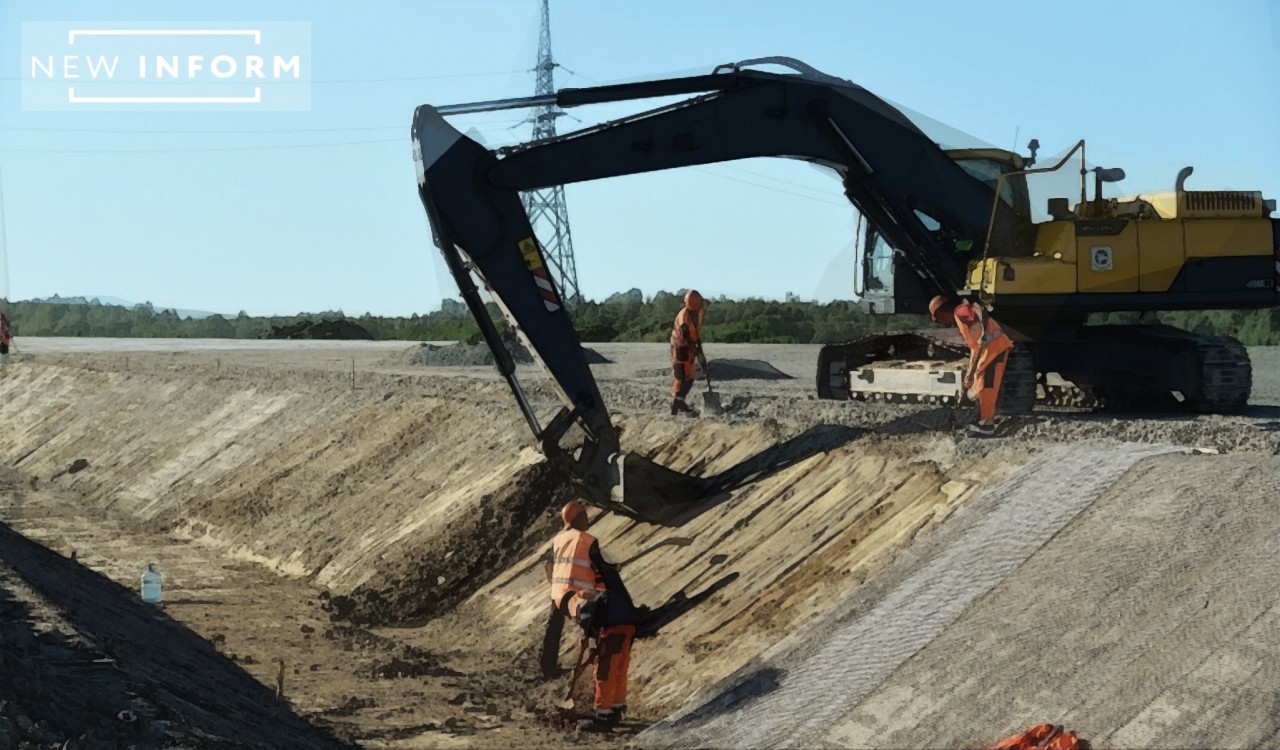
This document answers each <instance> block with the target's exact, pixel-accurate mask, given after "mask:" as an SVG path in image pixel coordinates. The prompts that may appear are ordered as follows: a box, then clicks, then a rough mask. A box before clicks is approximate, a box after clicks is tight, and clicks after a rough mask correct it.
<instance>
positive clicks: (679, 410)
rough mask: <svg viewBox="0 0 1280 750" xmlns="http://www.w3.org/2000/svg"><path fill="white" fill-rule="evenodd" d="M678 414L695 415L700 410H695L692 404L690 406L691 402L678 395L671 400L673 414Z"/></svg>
mask: <svg viewBox="0 0 1280 750" xmlns="http://www.w3.org/2000/svg"><path fill="white" fill-rule="evenodd" d="M677 414H688V415H690V416H693V417H696V416H698V412H696V411H694V410H693V407H692V406H689V402H687V401H685V400H684V399H682V398H680V397H679V396H676V397H675V398H674V399H672V400H671V416H673V417H674V416H675V415H677Z"/></svg>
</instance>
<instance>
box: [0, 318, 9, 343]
mask: <svg viewBox="0 0 1280 750" xmlns="http://www.w3.org/2000/svg"><path fill="white" fill-rule="evenodd" d="M0 344H4V345H5V346H8V345H9V319H8V318H7V317H5V315H4V313H0Z"/></svg>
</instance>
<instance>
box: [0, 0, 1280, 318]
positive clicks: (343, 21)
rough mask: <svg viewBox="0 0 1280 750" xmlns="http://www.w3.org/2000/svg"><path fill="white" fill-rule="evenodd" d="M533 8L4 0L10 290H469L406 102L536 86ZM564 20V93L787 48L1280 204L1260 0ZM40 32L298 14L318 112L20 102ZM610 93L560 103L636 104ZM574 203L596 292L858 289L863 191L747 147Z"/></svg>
mask: <svg viewBox="0 0 1280 750" xmlns="http://www.w3.org/2000/svg"><path fill="white" fill-rule="evenodd" d="M538 10H539V3H538V1H537V0H417V1H413V2H411V1H409V0H401V1H398V2H395V1H391V0H372V1H371V2H366V3H352V2H305V3H304V2H272V1H271V0H255V1H254V2H234V1H232V2H228V1H225V0H219V2H213V1H212V0H203V1H202V2H187V3H183V4H182V5H181V7H179V6H178V4H176V3H174V2H171V1H170V2H164V3H158V2H128V1H127V0H113V2H111V3H102V2H86V1H76V0H63V1H61V2H57V3H51V2H45V1H43V0H6V1H5V2H3V3H2V4H0V176H2V177H3V198H4V206H5V217H6V231H5V236H6V239H7V252H8V262H7V267H8V274H7V277H0V294H3V293H4V292H5V291H6V289H7V292H8V294H9V296H10V297H11V298H12V299H26V298H31V297H43V296H48V295H52V294H55V293H57V294H61V295H63V296H69V295H82V294H98V295H112V296H115V297H120V298H124V299H129V300H136V301H143V300H150V301H152V302H154V303H156V304H157V305H172V306H178V307H184V308H191V309H203V310H212V311H218V312H226V313H232V314H234V313H235V312H237V311H239V310H246V311H248V312H249V313H251V314H272V313H276V314H291V313H295V312H299V311H318V310H325V309H338V308H341V309H342V310H344V311H345V312H347V313H349V314H359V313H363V312H366V311H369V312H373V313H375V314H387V315H392V314H409V313H411V312H428V311H430V310H433V309H437V308H438V307H439V304H440V301H441V299H442V297H443V296H445V295H448V296H453V295H454V292H455V291H456V290H455V289H454V287H453V286H452V281H451V280H450V279H448V278H447V277H446V276H445V275H444V269H443V263H442V262H441V261H439V260H438V253H437V251H436V249H435V248H434V246H433V245H432V244H431V239H430V232H429V230H428V227H427V223H426V218H425V216H424V214H423V211H422V207H421V204H420V203H419V201H418V197H417V193H416V190H415V183H414V176H413V175H414V173H413V164H412V160H411V156H410V146H409V136H408V130H409V123H410V119H411V117H412V113H413V109H414V107H415V106H416V105H418V104H421V103H432V104H449V103H457V102H463V101H476V100H484V99H493V98H503V97H512V96H521V95H527V94H529V93H531V92H532V88H533V76H532V74H531V73H529V72H528V69H529V68H530V67H532V64H533V60H534V55H535V52H536V46H537V24H538ZM551 12H552V38H553V46H554V50H555V55H556V60H557V62H559V63H560V64H562V65H563V66H564V69H562V70H560V71H558V73H557V83H558V84H559V85H561V86H586V85H592V84H594V83H609V82H617V81H621V80H631V79H637V78H644V77H650V76H659V75H671V74H684V73H694V72H709V71H710V69H711V68H712V67H714V66H715V65H717V64H720V63H725V62H730V61H735V60H741V59H746V58H751V57H760V56H765V55H789V56H792V57H797V58H799V59H801V60H804V61H806V62H808V63H810V64H812V65H814V66H816V67H818V68H820V69H822V70H825V71H827V72H829V73H832V74H835V75H838V76H841V77H844V78H848V79H850V80H852V81H854V82H856V83H859V84H861V85H863V86H865V87H867V88H868V89H870V90H871V91H873V92H875V93H877V94H879V95H881V96H883V97H885V98H886V99H889V100H891V101H893V102H896V103H898V104H901V105H904V106H907V107H910V108H912V109H914V110H916V111H918V112H922V113H924V114H927V115H929V116H930V117H932V118H935V119H937V120H940V121H942V122H945V123H947V124H948V125H949V126H952V127H954V128H956V129H957V130H959V131H962V132H964V133H968V134H970V135H972V136H974V137H976V138H979V139H981V140H983V141H986V142H989V143H993V144H995V145H998V146H1001V147H1005V148H1009V147H1013V146H1014V145H1015V143H1016V145H1017V147H1018V149H1019V150H1022V148H1023V147H1024V146H1025V144H1026V142H1027V140H1028V139H1029V138H1031V137H1035V138H1038V139H1039V140H1040V142H1041V144H1042V146H1043V149H1042V158H1043V156H1044V155H1046V154H1050V153H1057V152H1060V151H1062V150H1064V149H1065V148H1067V147H1068V146H1070V144H1072V143H1074V142H1075V141H1076V140H1077V139H1079V138H1085V139H1086V140H1087V141H1088V149H1089V156H1090V161H1091V162H1093V163H1097V164H1103V165H1106V166H1120V167H1123V168H1124V169H1125V170H1126V171H1127V173H1128V175H1129V177H1128V179H1127V180H1125V181H1124V182H1123V183H1120V185H1119V186H1118V190H1119V191H1120V192H1139V191H1147V190H1155V189H1167V188H1170V187H1171V186H1172V183H1173V179H1174V175H1175V174H1176V173H1177V171H1178V169H1180V168H1181V167H1183V166H1185V165H1187V164H1192V165H1195V167H1196V172H1195V175H1194V177H1193V178H1192V179H1191V181H1190V182H1189V186H1191V187H1196V188H1234V189H1260V190H1262V191H1263V192H1264V194H1265V195H1266V197H1269V198H1275V197H1280V137H1277V135H1276V133H1277V132H1280V2H1278V1H1277V0H1222V2H1219V3H1208V2H1178V1H1172V0H1163V1H1161V2H1155V1H1151V0H1131V1H1130V2H1125V3H1115V2H1102V1H1096V2H1095V1H1094V0H1080V1H1079V2H1073V3H1052V4H1049V3H1025V2H1012V1H1010V2H996V1H993V2H981V3H979V2H970V3H957V2H954V1H944V0H927V1H925V2H892V3H890V2H883V0H879V1H877V2H858V1H855V0H833V1H830V2H828V1H826V0H792V2H752V1H751V0H737V1H735V2H729V1H727V0H723V1H722V0H697V1H696V2H689V1H688V0H645V2H632V3H619V2H604V1H603V0H552V11H551ZM36 21H80V22H123V23H143V22H183V21H191V22H195V21H224V22H255V21H256V22H265V21H295V22H308V23H310V24H311V39H310V53H309V57H310V60H309V63H310V76H311V79H312V86H311V101H310V107H311V108H310V111H304V112H253V111H248V112H246V111H176V112H152V111H147V112H102V111H82V110H81V111H72V112H38V111H24V109H23V102H22V97H21V82H20V80H19V78H20V76H21V75H22V73H23V64H24V62H23V60H22V55H21V52H20V47H21V40H22V24H23V23H24V22H36ZM637 108H638V107H633V108H632V109H637ZM597 109H599V110H600V111H598V112H593V111H585V112H577V111H574V112H572V113H571V114H574V115H575V116H577V117H579V118H582V119H583V121H584V122H591V121H594V119H595V118H600V117H607V116H613V115H616V114H619V113H621V112H623V111H626V110H622V109H618V108H597ZM523 116H524V113H522V112H503V113H491V114H487V115H476V116H472V117H469V118H466V119H461V118H460V119H459V120H458V122H459V124H462V125H463V126H464V129H465V128H466V127H467V126H469V125H474V127H476V129H477V130H478V131H479V132H480V133H481V134H482V135H483V136H484V138H485V139H486V141H487V142H488V143H489V144H490V145H495V144H498V143H502V142H511V141H514V140H517V139H519V138H521V137H523V136H524V135H525V134H527V133H528V129H527V126H519V125H518V123H519V122H520V120H521V118H522V117H523ZM560 124H561V130H562V132H563V131H564V130H568V129H572V128H574V127H579V124H578V123H576V122H575V121H574V120H572V119H568V118H565V119H562V120H561V123H560ZM175 131H180V132H175ZM230 131H235V132H230ZM1015 134H1016V138H1017V140H1016V142H1015ZM72 152H74V153H72ZM566 193H567V201H568V205H569V212H570V220H571V223H572V230H573V238H574V244H575V250H576V258H577V263H578V273H579V280H580V283H581V286H582V289H583V292H584V293H585V294H586V295H587V296H588V297H590V298H595V299H599V298H602V297H604V296H606V295H608V294H610V293H612V292H615V291H620V290H625V289H628V288H631V287H639V288H641V289H642V290H644V291H645V293H646V294H652V293H653V292H655V291H657V290H659V289H666V290H674V289H677V288H683V287H697V288H698V289H700V290H702V291H703V292H704V293H705V294H708V295H711V296H715V295H719V294H725V295H729V296H747V295H751V296H759V297H766V298H781V297H783V295H784V294H786V293H788V292H793V293H796V294H799V295H801V296H803V297H809V296H813V295H815V294H817V293H819V290H821V296H823V297H829V296H838V295H847V294H848V293H850V292H851V290H852V284H851V283H850V281H849V279H850V274H851V270H850V269H849V268H848V266H847V262H846V261H847V259H848V257H849V255H848V249H849V247H850V243H851V237H852V233H853V227H854V221H853V212H852V209H851V208H850V207H849V206H848V205H847V204H845V203H844V201H843V199H842V197H841V195H840V192H839V188H838V184H837V183H836V182H835V181H834V180H833V179H831V178H829V177H828V176H826V175H824V174H822V173H820V172H819V171H818V170H816V169H814V168H812V167H810V166H808V165H805V164H801V163H796V162H787V161H782V160H767V161H766V160H753V161H749V162H741V163H735V164H725V165H717V166H711V167H705V168H697V169H686V170H677V171H672V172H664V173H656V174H649V175H637V176H630V177H623V178H617V179H613V180H605V181H600V182H595V183H589V184H582V185H571V186H569V187H567V188H566Z"/></svg>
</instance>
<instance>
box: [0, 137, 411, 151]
mask: <svg viewBox="0 0 1280 750" xmlns="http://www.w3.org/2000/svg"><path fill="white" fill-rule="evenodd" d="M374 143H400V144H407V143H408V140H407V139H404V138H379V139H376V140H367V141H329V142H326V143H289V144H275V145H272V146H228V147H210V148H152V149H26V148H0V153H9V154H190V153H209V152H214V151H278V150H282V149H289V148H325V147H329V146H366V145H370V144H374Z"/></svg>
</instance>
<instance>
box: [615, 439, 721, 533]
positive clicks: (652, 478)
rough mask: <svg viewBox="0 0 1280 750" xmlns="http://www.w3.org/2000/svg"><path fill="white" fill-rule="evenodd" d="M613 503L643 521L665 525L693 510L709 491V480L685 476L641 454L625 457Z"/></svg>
mask: <svg viewBox="0 0 1280 750" xmlns="http://www.w3.org/2000/svg"><path fill="white" fill-rule="evenodd" d="M619 463H620V464H621V465H620V467H619V468H620V471H619V477H620V480H621V481H619V483H618V485H617V486H616V487H614V488H613V498H612V499H613V501H614V502H616V503H618V504H619V505H620V506H622V509H623V511H624V512H625V513H627V514H629V515H631V516H633V517H634V518H637V519H639V520H641V521H647V522H649V523H656V524H664V523H667V522H669V521H671V520H672V519H674V518H676V517H677V516H679V515H680V514H682V513H684V512H685V511H686V510H688V509H689V508H691V507H692V506H693V505H695V504H696V503H697V501H698V500H700V499H701V498H702V496H703V493H705V492H706V490H707V483H706V481H705V480H702V479H699V478H697V477H691V476H689V475H688V474H681V473H680V472H678V471H675V470H673V469H668V468H667V467H665V466H662V465H660V464H656V463H654V462H653V461H651V460H649V459H647V458H645V457H644V456H641V455H639V454H637V453H626V454H623V456H622V458H621V460H620V461H619Z"/></svg>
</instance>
